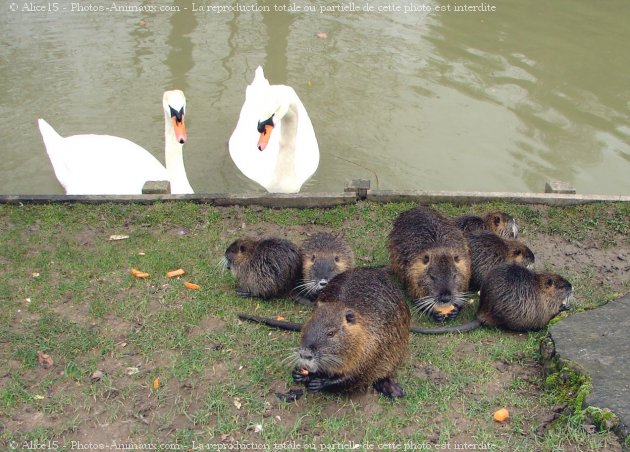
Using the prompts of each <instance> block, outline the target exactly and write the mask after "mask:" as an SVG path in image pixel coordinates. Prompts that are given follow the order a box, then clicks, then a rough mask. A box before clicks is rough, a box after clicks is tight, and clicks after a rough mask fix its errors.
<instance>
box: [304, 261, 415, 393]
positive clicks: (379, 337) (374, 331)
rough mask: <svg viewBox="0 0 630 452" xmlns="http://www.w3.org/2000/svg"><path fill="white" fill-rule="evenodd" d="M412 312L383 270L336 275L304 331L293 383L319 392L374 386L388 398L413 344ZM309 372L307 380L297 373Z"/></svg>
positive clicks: (361, 270) (396, 390) (348, 272)
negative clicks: (394, 377)
mask: <svg viewBox="0 0 630 452" xmlns="http://www.w3.org/2000/svg"><path fill="white" fill-rule="evenodd" d="M409 322H410V314H409V308H408V307H407V304H406V303H405V301H404V297H403V294H402V292H401V291H400V289H398V287H397V286H396V285H395V284H394V283H393V281H391V278H390V276H389V275H388V274H387V272H386V271H385V270H382V269H371V268H358V269H354V270H350V271H346V272H344V273H342V274H340V275H338V276H336V277H335V278H334V279H333V280H332V281H331V282H330V284H328V286H327V287H326V288H325V289H324V290H323V291H322V293H321V294H320V296H319V297H318V302H317V306H316V308H315V310H314V311H313V314H312V316H311V319H310V320H309V321H308V322H307V323H306V324H305V325H304V327H303V328H302V339H301V342H300V347H299V348H298V350H297V351H296V353H295V355H294V357H295V364H296V371H294V373H293V375H294V379H295V381H296V382H300V383H304V384H305V385H306V387H307V389H308V390H310V391H313V392H317V391H319V390H328V391H354V390H358V389H361V388H364V387H366V386H368V385H370V384H371V385H373V386H374V387H375V388H376V389H377V390H379V391H381V392H382V393H384V394H385V395H387V396H389V397H401V396H402V395H404V391H402V389H401V388H400V387H399V386H398V385H397V384H396V383H394V382H393V380H392V377H393V376H394V373H395V372H396V370H397V369H398V367H399V366H400V365H401V363H402V361H403V360H404V358H405V356H406V353H407V347H408V341H409ZM299 369H307V370H308V371H309V374H308V376H303V375H301V374H300V373H299Z"/></svg>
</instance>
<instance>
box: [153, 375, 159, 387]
mask: <svg viewBox="0 0 630 452" xmlns="http://www.w3.org/2000/svg"><path fill="white" fill-rule="evenodd" d="M159 387H160V379H159V378H158V377H155V379H154V380H153V389H155V390H157V388H159Z"/></svg>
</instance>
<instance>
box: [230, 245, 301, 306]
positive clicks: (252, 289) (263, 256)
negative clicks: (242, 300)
mask: <svg viewBox="0 0 630 452" xmlns="http://www.w3.org/2000/svg"><path fill="white" fill-rule="evenodd" d="M223 263H224V265H225V267H227V268H228V269H230V270H231V271H232V274H233V275H234V276H235V277H236V279H237V280H238V282H237V288H236V294H237V295H239V296H241V297H261V298H273V297H278V296H283V295H287V294H288V293H290V292H291V290H292V289H293V288H294V287H295V284H296V283H297V281H298V280H299V279H300V272H301V268H302V262H301V257H300V251H299V250H298V248H297V246H295V245H294V244H293V243H291V242H290V241H288V240H284V239H279V238H274V237H270V238H266V239H263V240H255V239H252V238H249V237H246V238H242V239H238V240H235V241H234V242H233V243H232V244H231V245H230V246H229V247H228V249H227V250H225V256H224V258H223Z"/></svg>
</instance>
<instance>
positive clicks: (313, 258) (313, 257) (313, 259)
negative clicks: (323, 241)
mask: <svg viewBox="0 0 630 452" xmlns="http://www.w3.org/2000/svg"><path fill="white" fill-rule="evenodd" d="M311 262H315V255H314V254H313V255H312V256H311Z"/></svg>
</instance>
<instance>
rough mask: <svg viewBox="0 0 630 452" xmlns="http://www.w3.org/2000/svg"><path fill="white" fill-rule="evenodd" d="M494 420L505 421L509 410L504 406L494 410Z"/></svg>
mask: <svg viewBox="0 0 630 452" xmlns="http://www.w3.org/2000/svg"><path fill="white" fill-rule="evenodd" d="M493 417H494V420H495V421H497V422H505V421H507V420H508V418H509V417H510V412H509V411H508V410H506V409H505V408H501V409H500V410H496V411H495V412H494V415H493Z"/></svg>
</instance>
